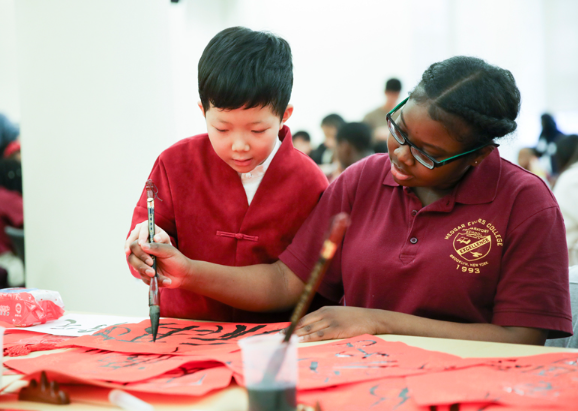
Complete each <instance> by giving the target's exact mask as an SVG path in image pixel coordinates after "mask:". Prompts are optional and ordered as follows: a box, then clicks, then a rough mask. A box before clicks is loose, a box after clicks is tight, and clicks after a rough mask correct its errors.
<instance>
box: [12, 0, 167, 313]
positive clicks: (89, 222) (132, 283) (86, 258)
mask: <svg viewBox="0 0 578 411" xmlns="http://www.w3.org/2000/svg"><path fill="white" fill-rule="evenodd" d="M168 7H169V3H168V2H160V1H156V0H83V1H81V2H79V1H76V0H51V1H36V0H19V1H18V2H17V7H16V21H17V27H18V29H17V35H18V50H19V63H20V72H19V75H20V84H21V87H20V100H21V114H22V116H21V123H22V131H21V132H22V156H23V170H24V208H25V221H26V226H25V230H26V269H27V285H29V286H33V287H39V288H46V289H54V290H58V291H59V292H60V293H61V295H62V297H63V299H64V302H65V304H66V306H67V308H68V309H71V310H81V311H98V312H103V313H115V314H127V315H128V314H131V315H147V314H148V305H147V304H148V301H147V287H146V286H144V284H142V283H140V282H139V281H137V280H135V279H133V278H132V277H131V276H129V275H128V271H127V268H126V263H125V261H124V252H123V244H124V238H125V237H126V235H127V232H128V229H129V224H130V218H131V215H132V210H133V208H134V206H135V204H136V201H137V200H138V197H139V195H140V192H141V190H142V188H143V187H144V183H145V181H146V177H147V175H148V172H149V171H150V168H151V166H152V163H153V161H154V159H155V157H156V156H157V154H158V153H159V152H160V151H161V150H162V149H163V148H164V147H166V146H167V145H168V144H169V141H168V139H167V136H172V135H173V130H172V127H173V118H172V109H171V103H172V101H171V93H170V70H169V65H168V35H167V33H168V28H167V25H168V17H167V8H168Z"/></svg>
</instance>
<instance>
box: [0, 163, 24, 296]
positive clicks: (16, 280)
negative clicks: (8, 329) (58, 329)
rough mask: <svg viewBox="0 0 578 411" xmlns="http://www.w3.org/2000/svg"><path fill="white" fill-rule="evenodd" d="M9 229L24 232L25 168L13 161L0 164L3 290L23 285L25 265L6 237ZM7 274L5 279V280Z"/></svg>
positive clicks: (0, 258) (0, 279) (1, 285)
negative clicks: (23, 178)
mask: <svg viewBox="0 0 578 411" xmlns="http://www.w3.org/2000/svg"><path fill="white" fill-rule="evenodd" d="M6 226H10V227H15V228H22V227H23V226H24V210H23V205H22V165H21V163H20V161H17V160H14V159H2V160H0V287H2V288H6V287H15V286H22V285H23V284H24V264H23V263H22V260H20V258H19V257H18V256H17V255H16V250H15V248H14V246H13V244H12V241H11V240H10V237H8V235H7V234H6V232H5V231H4V229H5V228H6ZM4 272H6V276H5V277H4V276H2V275H1V274H3V273H4Z"/></svg>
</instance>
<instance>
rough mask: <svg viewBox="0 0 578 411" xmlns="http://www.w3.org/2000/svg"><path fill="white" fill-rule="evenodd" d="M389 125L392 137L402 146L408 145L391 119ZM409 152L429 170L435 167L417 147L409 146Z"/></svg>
mask: <svg viewBox="0 0 578 411" xmlns="http://www.w3.org/2000/svg"><path fill="white" fill-rule="evenodd" d="M387 125H388V126H389V131H390V132H391V135H392V136H393V138H395V141H397V142H398V143H399V144H401V145H404V144H407V142H406V139H405V137H404V136H403V135H401V134H400V132H399V131H398V130H397V127H395V126H394V125H393V122H392V121H391V119H388V120H387ZM408 145H409V144H408ZM409 150H410V151H411V154H412V155H413V156H414V158H415V159H416V160H417V161H419V162H420V163H421V164H422V165H424V166H425V167H427V168H429V169H432V168H433V167H434V163H433V161H431V159H429V158H427V157H426V156H425V155H424V154H423V153H421V152H420V151H418V150H417V149H416V148H415V147H413V146H411V145H409Z"/></svg>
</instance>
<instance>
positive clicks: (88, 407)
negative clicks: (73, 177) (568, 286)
mask: <svg viewBox="0 0 578 411" xmlns="http://www.w3.org/2000/svg"><path fill="white" fill-rule="evenodd" d="M135 322H136V321H135ZM379 337H380V338H382V339H384V340H385V341H400V342H403V343H406V344H408V345H411V346H414V347H419V348H423V349H427V350H432V351H441V352H445V353H448V354H454V355H458V356H460V357H464V358H467V357H513V356H525V355H535V354H545V353H551V352H578V350H576V349H566V348H559V347H539V346H532V345H520V344H501V343H491V342H480V341H465V340H451V339H442V338H427V337H413V336H404V335H380V336H379ZM328 342H331V341H323V342H315V343H302V344H300V345H299V346H300V347H306V346H310V345H317V344H325V343H328ZM60 351H64V350H52V351H38V352H33V353H30V354H29V355H27V356H26V358H32V357H37V356H39V355H46V354H50V353H53V352H60ZM19 358H24V357H19ZM19 378H20V377H19V376H17V375H9V376H7V375H5V376H4V377H3V384H4V385H7V384H12V385H11V386H10V390H16V391H17V390H18V389H19V388H20V386H22V385H23V384H20V383H19V381H18V380H19ZM66 391H67V392H68V393H69V394H70V397H71V404H70V405H68V406H66V408H62V406H56V405H49V404H42V403H34V402H24V401H22V402H21V401H18V400H17V395H16V394H14V393H7V394H2V395H0V407H1V408H16V409H22V410H63V409H67V410H70V409H74V410H83V411H93V410H94V411H96V410H118V409H119V408H118V407H116V406H114V405H113V404H111V403H110V402H109V401H108V392H109V389H105V388H99V387H90V386H67V387H66ZM136 396H138V397H139V398H141V399H142V400H144V401H146V402H148V403H150V404H152V405H154V407H155V410H189V411H246V410H247V404H248V403H247V394H246V391H245V389H244V388H242V387H239V386H237V385H236V384H232V385H231V386H229V387H228V388H226V389H223V390H221V391H218V392H215V393H213V394H210V395H207V396H204V397H201V398H197V397H188V396H163V395H158V394H141V393H137V394H136Z"/></svg>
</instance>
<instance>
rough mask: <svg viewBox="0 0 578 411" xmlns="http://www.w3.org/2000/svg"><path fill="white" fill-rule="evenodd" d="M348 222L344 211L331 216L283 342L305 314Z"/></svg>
mask: <svg viewBox="0 0 578 411" xmlns="http://www.w3.org/2000/svg"><path fill="white" fill-rule="evenodd" d="M349 222H350V220H349V216H348V215H347V214H346V213H339V214H337V215H336V216H335V217H334V218H333V222H332V223H331V229H330V230H329V235H328V237H327V239H326V240H325V242H324V243H323V247H322V248H321V253H320V255H319V259H318V260H317V263H315V267H313V271H311V275H310V276H309V280H307V283H306V284H305V288H304V289H303V292H302V293H301V296H300V297H299V301H298V302H297V305H296V306H295V309H294V310H293V314H292V315H291V324H290V325H289V328H287V331H285V339H284V340H283V341H284V342H289V340H290V339H291V335H293V332H294V331H295V327H296V326H297V322H298V321H299V320H300V319H301V317H302V316H303V314H305V312H306V311H307V308H309V304H311V300H312V299H313V296H314V295H315V291H317V288H318V287H319V283H320V282H321V279H322V278H323V276H324V275H325V272H326V271H327V269H328V268H329V264H330V263H331V260H332V259H333V256H334V255H335V251H336V250H337V247H338V246H339V244H341V241H342V240H343V236H344V235H345V230H346V229H347V227H348V226H349Z"/></svg>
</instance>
